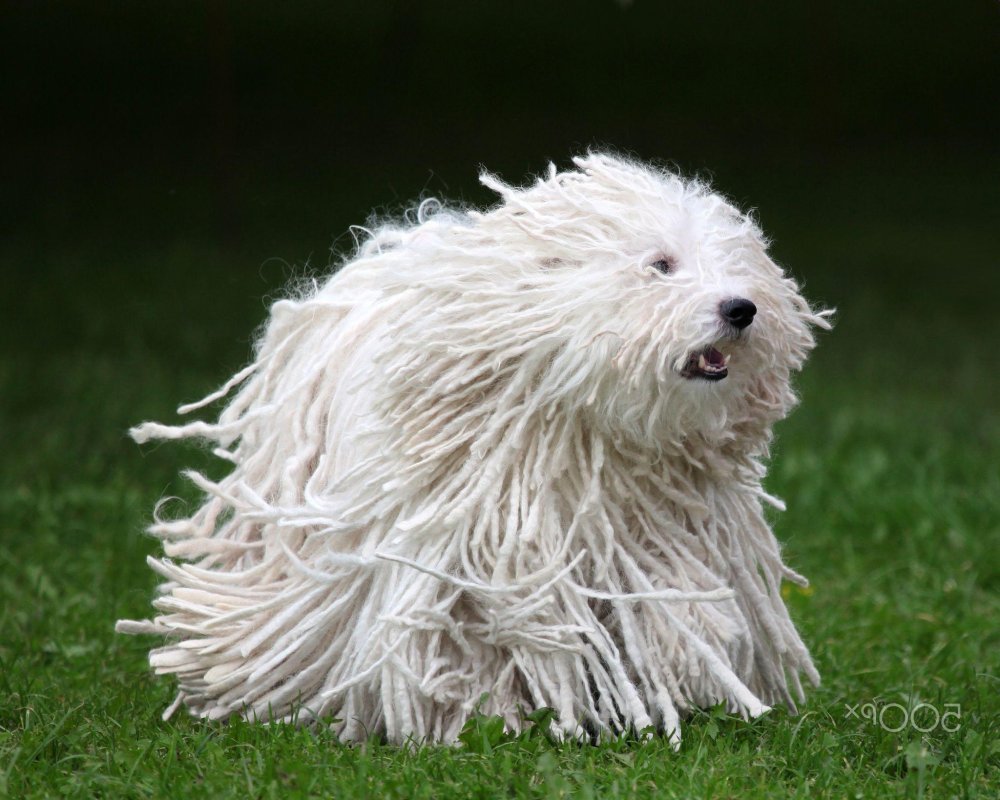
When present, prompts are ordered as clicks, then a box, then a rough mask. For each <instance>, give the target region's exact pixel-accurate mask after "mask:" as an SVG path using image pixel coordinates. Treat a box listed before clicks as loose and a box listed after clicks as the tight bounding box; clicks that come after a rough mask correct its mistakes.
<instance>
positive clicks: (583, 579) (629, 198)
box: [118, 154, 829, 743]
mask: <svg viewBox="0 0 1000 800" xmlns="http://www.w3.org/2000/svg"><path fill="white" fill-rule="evenodd" d="M575 163H576V166H577V169H575V170H571V171H566V172H557V171H556V169H555V168H554V167H551V168H550V170H549V173H548V175H547V177H546V178H545V179H542V180H539V181H538V182H537V183H536V184H535V185H533V186H531V187H529V188H527V189H523V190H522V189H514V188H511V187H509V186H507V185H505V184H503V183H501V182H500V181H499V180H498V179H496V178H495V177H493V176H491V175H483V176H482V180H483V182H484V183H485V184H486V185H487V186H489V187H490V188H492V189H494V190H495V191H497V192H498V193H499V195H500V197H501V202H500V204H499V205H497V206H496V207H494V208H492V209H490V210H488V211H485V212H475V211H473V212H464V211H463V212H458V211H454V212H453V211H447V210H443V209H441V208H440V207H438V206H437V204H433V203H431V202H430V201H427V202H425V203H423V204H422V205H421V207H420V211H419V214H418V219H417V222H416V223H415V224H406V223H399V224H386V225H383V226H382V227H379V228H378V229H377V230H375V231H374V232H372V234H371V237H370V238H369V239H368V240H367V241H366V242H365V243H364V244H363V245H362V246H361V247H360V248H359V250H358V252H357V253H356V254H355V256H354V257H353V258H352V259H351V260H350V261H348V262H347V263H346V264H345V265H344V266H343V267H342V268H341V269H339V270H338V271H337V272H336V273H335V274H334V275H333V277H331V278H330V279H329V280H328V281H327V282H326V283H325V284H323V285H317V286H314V287H313V289H312V291H309V292H307V293H305V294H304V295H302V296H300V297H298V298H296V299H290V300H283V301H281V302H278V303H276V304H275V305H274V307H273V309H272V311H271V319H270V322H269V325H268V327H267V330H266V333H265V334H264V336H263V337H262V339H261V340H260V342H259V343H258V347H257V350H256V357H255V359H254V362H253V363H252V364H251V365H250V366H248V367H247V368H245V369H243V370H242V371H240V372H239V373H238V374H236V375H235V376H234V377H233V378H232V379H231V380H230V381H229V382H228V383H226V384H225V386H223V387H222V388H221V389H220V390H219V391H217V392H215V393H214V394H212V395H210V396H209V397H207V398H205V399H204V400H203V401H201V402H200V403H195V404H192V405H189V406H184V407H181V408H180V409H179V411H180V413H186V412H188V411H192V410H195V409H198V408H201V407H203V406H205V405H207V404H208V403H210V402H213V401H215V400H218V399H220V398H222V397H224V396H226V395H228V394H229V393H230V392H232V391H233V390H235V389H237V387H239V389H238V391H237V393H236V394H235V396H234V397H233V398H232V400H231V401H230V403H229V405H228V406H227V407H226V408H225V410H224V411H223V412H222V414H221V416H220V417H219V419H218V421H217V422H214V423H208V422H193V423H190V424H187V425H180V426H176V427H168V426H164V425H160V424H156V423H145V424H143V425H140V426H139V427H137V428H135V429H134V430H133V431H132V436H133V437H134V438H135V440H136V441H138V442H144V441H147V440H148V439H178V438H186V437H199V438H203V439H207V440H210V441H212V442H214V443H216V444H217V449H216V450H215V452H216V454H217V455H219V456H220V457H222V458H225V459H227V460H229V461H231V462H232V464H233V468H232V471H231V472H230V473H229V475H228V476H227V477H225V478H224V479H223V480H221V481H219V482H218V483H216V482H213V481H211V480H209V479H207V478H206V477H205V476H203V475H201V474H199V473H196V472H191V473H188V474H189V477H190V478H191V480H193V481H194V482H195V483H196V484H197V485H198V486H199V487H201V488H202V489H204V491H205V493H206V500H205V503H204V505H203V506H202V507H201V508H200V509H199V510H198V511H197V512H196V513H195V514H194V515H193V516H192V517H190V518H189V519H182V520H170V521H166V520H161V519H159V518H158V519H157V521H156V523H155V524H154V525H153V526H152V527H151V528H150V530H151V532H152V533H153V534H154V535H155V536H157V537H159V538H160V539H162V540H163V548H164V551H165V554H166V557H165V558H162V559H150V564H151V566H152V567H153V569H154V570H156V572H158V573H159V574H160V575H162V576H163V577H164V578H165V579H166V583H164V584H163V585H162V586H161V587H160V594H159V596H158V597H157V599H156V600H155V602H154V606H155V607H156V608H157V609H158V611H159V612H160V613H159V615H158V616H156V617H155V618H154V619H153V620H151V621H148V622H132V621H121V622H119V623H118V630H119V631H122V632H125V633H149V634H156V635H158V636H161V637H165V639H166V644H165V645H164V646H162V647H159V648H158V649H155V650H153V651H152V652H151V653H150V663H151V665H152V666H153V668H154V669H155V670H156V672H157V674H172V675H174V676H176V679H177V681H178V683H179V687H180V688H179V692H178V695H177V699H176V701H175V702H174V704H173V705H172V706H171V707H170V709H168V711H167V712H166V714H165V716H169V714H171V713H172V712H173V711H174V710H175V709H176V708H177V707H178V706H179V705H184V706H186V707H187V708H188V709H189V710H190V711H191V712H192V713H194V714H196V715H198V716H201V717H208V718H211V719H219V718H224V717H228V716H230V715H233V714H242V715H244V716H247V717H250V718H263V719H282V718H293V717H294V718H295V719H297V720H300V721H309V720H314V719H316V718H319V717H324V718H327V719H331V718H332V719H333V720H334V722H333V723H332V724H333V725H334V727H335V729H336V730H337V732H338V733H339V735H340V736H341V737H342V738H343V739H345V740H361V739H364V738H366V737H367V736H369V735H371V734H373V733H375V734H377V733H382V734H384V735H385V736H386V737H387V738H388V739H389V740H390V741H393V742H404V741H407V740H410V739H411V738H412V739H416V740H424V739H427V740H440V741H445V742H449V741H454V740H455V738H456V736H457V735H458V733H459V731H460V730H461V728H462V726H463V723H464V722H465V721H466V719H467V718H468V716H469V714H470V713H471V712H472V711H473V710H474V709H475V708H476V706H477V704H478V703H479V702H480V699H481V696H482V695H483V694H484V693H486V694H488V698H487V699H486V700H485V702H484V703H483V704H482V706H481V711H482V712H483V713H487V714H500V715H503V717H504V718H505V719H506V720H507V722H508V724H509V725H510V726H511V727H512V728H517V727H518V726H519V724H520V719H521V717H520V714H519V709H521V710H530V709H532V708H539V707H543V706H548V707H551V708H553V709H554V710H555V712H556V720H557V728H558V730H560V731H561V732H562V733H563V734H564V735H568V736H586V735H594V734H597V733H601V732H617V731H621V730H625V729H635V730H641V729H643V728H646V727H647V726H650V725H652V726H657V727H658V728H660V729H661V730H663V731H664V732H665V733H666V734H667V735H668V736H669V737H670V738H671V739H672V740H673V741H674V742H675V743H676V742H678V741H679V736H680V729H679V720H680V718H681V716H682V715H684V713H685V712H686V711H688V710H689V709H691V708H693V707H705V706H710V705H713V704H716V703H719V702H723V703H725V704H726V705H727V706H728V708H729V709H730V710H732V711H734V712H739V713H741V714H743V715H745V716H755V715H758V714H760V713H762V712H764V711H766V710H767V707H768V705H770V704H773V703H776V702H783V703H785V704H786V705H787V706H788V707H790V708H792V709H793V710H794V707H795V699H796V698H798V699H800V700H801V698H802V686H801V682H800V675H804V676H805V677H806V678H807V679H808V680H809V681H811V682H813V683H814V684H815V683H816V682H817V681H818V674H817V672H816V669H815V668H814V666H813V664H812V661H811V660H810V657H809V653H808V651H807V650H806V647H805V646H804V644H803V643H802V641H801V639H800V638H799V636H798V634H797V632H796V630H795V627H794V626H793V624H792V622H791V620H790V619H789V616H788V612H787V610H786V608H785V606H784V603H783V602H782V599H781V594H780V584H781V581H782V580H783V579H788V580H791V581H793V582H796V583H804V579H803V578H802V577H801V576H799V575H798V574H796V573H795V572H793V571H792V570H790V569H789V568H788V567H786V566H785V565H784V564H783V563H782V561H781V558H780V554H779V547H778V543H777V541H776V540H775V538H774V536H773V534H772V533H771V530H770V528H769V527H768V524H767V521H766V520H765V517H764V513H763V508H762V505H763V504H764V503H770V504H771V505H775V506H778V507H781V503H780V502H779V501H778V500H776V499H775V498H773V497H770V496H769V495H768V494H767V493H766V492H765V491H764V489H763V488H762V487H761V479H762V477H763V475H764V472H765V467H764V460H765V459H766V458H767V455H768V445H769V442H770V440H771V427H772V425H773V424H774V422H775V421H776V420H779V419H781V418H782V417H783V416H785V414H786V413H787V412H788V411H789V409H790V408H791V407H792V406H793V404H794V402H795V396H794V394H793V392H792V390H791V388H790V386H789V379H790V377H791V375H792V373H793V372H795V371H796V370H798V369H799V368H800V367H801V366H802V364H803V361H804V360H805V358H806V355H807V353H808V352H809V350H810V349H811V348H812V346H813V344H814V341H813V335H812V332H811V328H812V327H813V326H818V327H821V328H826V327H829V325H828V322H827V320H826V317H827V315H828V313H829V312H815V311H813V310H811V309H810V307H809V305H808V304H807V303H806V301H805V300H804V299H803V298H802V297H801V296H800V294H799V292H798V288H797V286H796V284H795V283H794V282H793V281H792V280H791V279H790V278H788V277H786V276H785V275H784V274H783V273H782V271H781V270H780V269H779V268H778V267H777V266H776V265H775V264H774V262H773V261H771V259H770V258H769V257H768V255H767V249H766V247H767V243H766V241H765V240H764V238H763V236H762V234H761V232H760V231H759V230H758V228H757V227H756V226H755V224H754V223H753V221H751V220H750V219H749V218H748V217H747V216H745V215H743V214H741V213H740V212H739V211H738V210H737V209H735V208H734V207H733V206H732V205H730V204H729V203H728V202H727V201H726V200H725V199H723V198H722V197H720V196H719V195H718V194H714V193H713V192H711V191H710V190H709V189H708V188H707V187H706V186H705V185H703V184H701V183H699V182H696V181H686V180H683V179H681V178H679V177H677V176H676V175H673V174H670V173H668V172H664V171H660V170H657V169H653V168H650V167H647V166H644V165H641V164H638V163H634V162H630V161H626V160H623V159H621V158H618V157H614V156H609V155H599V154H592V155H588V156H587V157H585V158H580V159H577V160H576V162H575Z"/></svg>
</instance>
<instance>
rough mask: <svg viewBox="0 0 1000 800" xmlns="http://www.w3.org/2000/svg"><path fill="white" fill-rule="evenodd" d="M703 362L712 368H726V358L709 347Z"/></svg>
mask: <svg viewBox="0 0 1000 800" xmlns="http://www.w3.org/2000/svg"><path fill="white" fill-rule="evenodd" d="M705 361H706V362H708V364H710V365H711V366H713V367H724V366H726V357H725V356H724V355H722V353H720V352H719V351H718V350H716V349H715V348H714V347H709V348H708V350H706V351H705Z"/></svg>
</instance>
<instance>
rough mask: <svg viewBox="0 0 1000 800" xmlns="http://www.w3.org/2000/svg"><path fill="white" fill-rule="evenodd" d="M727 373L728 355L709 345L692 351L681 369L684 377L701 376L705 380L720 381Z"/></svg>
mask: <svg viewBox="0 0 1000 800" xmlns="http://www.w3.org/2000/svg"><path fill="white" fill-rule="evenodd" d="M728 374H729V356H727V355H723V354H722V353H721V352H719V351H718V350H716V349H715V348H714V347H712V346H711V345H709V346H708V347H706V348H705V349H703V350H697V351H695V352H694V353H692V354H691V355H690V356H689V357H688V360H687V364H685V365H684V369H682V370H681V375H682V376H683V377H685V378H703V379H704V380H706V381H721V380H722V379H723V378H725V377H726V376H727V375H728Z"/></svg>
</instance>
